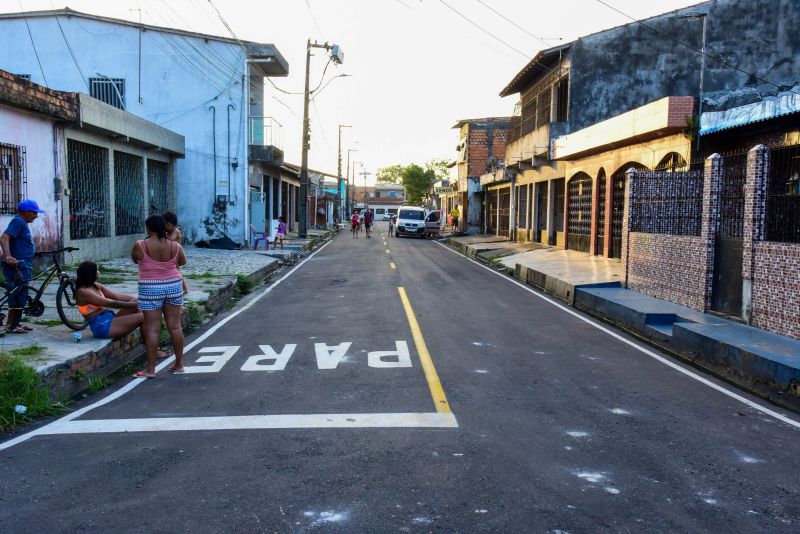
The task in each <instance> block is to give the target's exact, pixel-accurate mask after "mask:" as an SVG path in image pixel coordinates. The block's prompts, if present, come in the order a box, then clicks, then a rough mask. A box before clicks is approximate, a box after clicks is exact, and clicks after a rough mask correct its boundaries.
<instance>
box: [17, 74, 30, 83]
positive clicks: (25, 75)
mask: <svg viewBox="0 0 800 534" xmlns="http://www.w3.org/2000/svg"><path fill="white" fill-rule="evenodd" d="M14 76H16V77H17V78H22V79H23V80H28V81H31V75H30V74H15V75H14Z"/></svg>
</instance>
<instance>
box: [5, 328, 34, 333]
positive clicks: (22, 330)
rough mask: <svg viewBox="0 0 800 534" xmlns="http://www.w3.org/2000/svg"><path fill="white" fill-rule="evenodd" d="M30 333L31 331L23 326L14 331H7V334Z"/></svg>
mask: <svg viewBox="0 0 800 534" xmlns="http://www.w3.org/2000/svg"><path fill="white" fill-rule="evenodd" d="M29 332H30V330H26V329H25V328H24V327H22V326H17V327H16V328H13V329H6V334H27V333H29Z"/></svg>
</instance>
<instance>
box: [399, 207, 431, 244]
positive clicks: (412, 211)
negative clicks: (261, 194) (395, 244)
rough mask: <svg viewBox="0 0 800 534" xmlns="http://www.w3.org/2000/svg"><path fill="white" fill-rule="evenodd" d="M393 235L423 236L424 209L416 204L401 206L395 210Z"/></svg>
mask: <svg viewBox="0 0 800 534" xmlns="http://www.w3.org/2000/svg"><path fill="white" fill-rule="evenodd" d="M394 235H395V237H400V236H404V235H414V236H418V237H424V236H425V210H424V209H422V208H420V207H417V206H403V207H401V208H400V210H399V211H398V212H397V224H395V227H394Z"/></svg>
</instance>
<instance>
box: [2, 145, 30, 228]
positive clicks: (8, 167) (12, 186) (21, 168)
mask: <svg viewBox="0 0 800 534" xmlns="http://www.w3.org/2000/svg"><path fill="white" fill-rule="evenodd" d="M25 159H26V151H25V147H24V146H20V145H9V144H6V143H0V214H14V213H16V212H17V204H18V203H19V201H20V200H22V199H23V198H25V197H26V196H27V194H28V191H27V189H28V175H27V172H26V166H25Z"/></svg>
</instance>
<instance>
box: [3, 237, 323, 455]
mask: <svg viewBox="0 0 800 534" xmlns="http://www.w3.org/2000/svg"><path fill="white" fill-rule="evenodd" d="M330 243H331V241H328V242H327V243H325V244H324V245H322V246H321V247H319V248H318V249H317V250H315V251H314V252H313V253H311V254H310V255H309V256H308V257H306V259H304V260H303V261H301V262H300V263H298V264H297V265H295V266H294V267H293V268H292V269H291V270H290V271H289V272H288V273H286V274H285V275H283V276H282V277H281V278H279V279H278V280H277V281H276V282H275V283H274V284H272V285H270V286H269V287H268V288H266V289H265V290H264V291H262V292H261V294H259V295H257V296H256V297H255V298H253V300H251V301H250V302H248V303H247V304H245V305H244V306H242V308H240V309H238V310H236V311H235V312H233V313H232V314H230V315H228V316H227V317H225V318H224V319H222V320H221V321H220V322H218V323H217V324H215V325H214V326H212V327H211V328H209V329H208V330H207V331H206V332H204V333H203V334H202V335H201V336H199V337H198V338H197V339H195V340H194V341H192V342H191V343H189V344H187V345H186V346H185V347H184V349H183V353H184V354H186V353H187V352H189V351H190V350H192V349H193V348H194V347H196V346H197V345H199V344H200V343H202V342H203V341H205V340H206V339H208V337H209V336H211V335H212V334H213V333H214V332H216V331H217V330H219V329H220V328H222V327H223V326H224V325H226V324H227V323H228V322H230V321H231V320H232V319H233V318H234V317H236V316H238V315H239V314H240V313H242V312H244V311H246V310H248V309H250V307H251V306H252V305H254V304H255V303H256V302H258V301H259V300H261V299H262V298H263V297H264V296H265V295H267V294H268V293H269V292H270V291H272V289H273V288H275V287H276V286H277V285H278V284H280V283H281V282H283V281H284V280H286V279H287V278H288V277H289V276H291V275H292V273H294V272H295V271H296V270H297V269H299V268H300V267H302V266H303V265H305V263H306V262H307V261H308V260H310V259H311V258H313V257H314V256H316V254H317V253H318V252H321V251H322V249H324V248H325V247H327V246H328V245H329V244H330ZM174 361H175V357H174V356H171V357H169V358H167V359H166V360H164V361H163V362H161V364H160V365H158V366H157V367H156V372H158V371H162V370H164V369H165V368H166V367H167V366H169V365H171V364H172V362H174ZM145 380H149V379H148V378H137V379H135V380H133V381H131V382H129V383H128V384H126V385H125V386H123V387H121V388H120V389H118V390H117V391H115V392H114V393H112V394H111V395H109V396H107V397H105V398H103V399H100V400H99V401H97V402H95V403H94V404H90V405H89V406H84V407H83V408H81V409H80V410H75V411H74V412H72V413H70V414H68V415H65V416H64V417H61V418H59V419H57V420H55V421H53V422H52V423H48V424H46V425H44V426H42V427H39V428H37V429H36V430H32V431H31V432H28V433H26V434H22V435H21V436H17V437H16V438H14V439H12V440H9V441H6V442H4V443H0V451H2V450H4V449H7V448H9V447H13V446H14V445H17V444H19V443H22V442H23V441H27V440H29V439H30V438H32V437H34V436H38V435H42V434H48V433H49V432H48V429H49V428H50V427H51V426H53V425H58V424H60V423H63V422H65V421H71V420H73V419H77V418H78V417H80V416H82V415H83V414H85V413H87V412H89V411H91V410H94V409H95V408H99V407H100V406H103V405H106V404H108V403H109V402H111V401H114V400H116V399H118V398H120V397H122V396H123V395H125V394H126V393H128V392H129V391H130V390H132V389H133V388H135V387H136V386H138V385H139V384H141V383H142V382H144V381H145Z"/></svg>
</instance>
